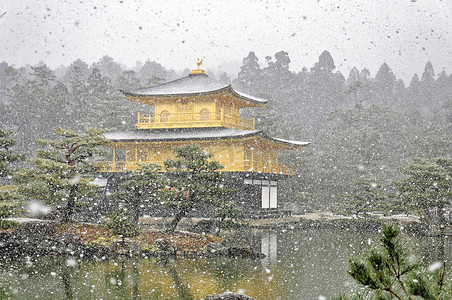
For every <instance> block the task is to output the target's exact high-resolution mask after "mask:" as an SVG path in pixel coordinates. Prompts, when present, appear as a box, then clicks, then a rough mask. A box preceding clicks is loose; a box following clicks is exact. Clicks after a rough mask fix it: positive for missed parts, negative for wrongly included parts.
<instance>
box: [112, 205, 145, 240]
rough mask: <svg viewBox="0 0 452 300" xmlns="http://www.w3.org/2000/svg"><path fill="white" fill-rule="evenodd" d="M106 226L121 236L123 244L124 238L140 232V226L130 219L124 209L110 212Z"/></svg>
mask: <svg viewBox="0 0 452 300" xmlns="http://www.w3.org/2000/svg"><path fill="white" fill-rule="evenodd" d="M107 227H108V228H110V229H112V231H113V234H114V235H118V236H119V237H121V242H122V243H123V244H125V238H127V237H134V236H137V235H139V234H140V227H138V225H137V224H136V223H135V222H134V221H133V220H132V217H131V216H130V214H129V212H128V211H127V210H126V209H121V210H119V211H117V212H115V213H113V214H111V215H110V222H108V223H107Z"/></svg>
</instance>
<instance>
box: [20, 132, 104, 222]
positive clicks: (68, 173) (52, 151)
mask: <svg viewBox="0 0 452 300" xmlns="http://www.w3.org/2000/svg"><path fill="white" fill-rule="evenodd" d="M57 134H58V135H59V136H61V138H60V139H56V140H38V141H37V142H38V143H39V144H40V145H41V150H39V151H38V153H37V156H36V158H33V159H30V160H29V162H30V163H31V165H32V166H33V168H30V169H22V170H19V171H17V172H15V173H14V180H15V181H16V183H18V185H19V192H20V193H21V194H22V195H23V197H24V198H27V199H29V200H32V199H36V200H44V201H45V202H47V203H52V204H53V203H56V204H57V206H59V207H63V206H64V208H63V221H64V222H71V221H72V218H73V215H74V210H75V206H76V203H77V201H78V200H79V199H83V198H84V197H88V196H90V195H93V194H94V193H95V192H96V191H97V189H98V187H97V186H96V185H92V184H91V181H92V180H93V178H92V175H93V174H95V172H96V167H95V163H94V160H96V159H98V158H99V156H100V155H102V154H103V153H104V150H103V149H101V147H100V146H102V145H104V144H105V143H106V142H107V141H106V140H105V138H104V137H103V135H102V131H100V130H93V129H91V130H88V131H87V132H85V133H83V134H77V133H75V132H72V131H69V130H65V129H61V128H59V129H57Z"/></svg>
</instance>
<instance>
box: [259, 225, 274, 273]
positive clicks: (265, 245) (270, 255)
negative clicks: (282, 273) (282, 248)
mask: <svg viewBox="0 0 452 300" xmlns="http://www.w3.org/2000/svg"><path fill="white" fill-rule="evenodd" d="M261 252H262V253H264V254H265V258H264V259H262V265H263V266H265V267H267V266H268V265H271V264H276V262H277V260H278V236H277V234H276V233H275V232H265V233H262V238H261Z"/></svg>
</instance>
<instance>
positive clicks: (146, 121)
mask: <svg viewBox="0 0 452 300" xmlns="http://www.w3.org/2000/svg"><path fill="white" fill-rule="evenodd" d="M254 125H255V124H254V118H253V119H246V118H242V117H240V116H234V115H229V114H225V113H223V112H221V113H213V112H209V111H207V110H205V111H204V110H201V112H200V113H193V112H176V113H170V112H168V111H163V112H162V113H161V114H157V115H153V114H142V113H140V112H138V123H137V124H136V125H135V126H136V127H137V128H138V129H156V128H194V127H228V128H237V129H251V130H254Z"/></svg>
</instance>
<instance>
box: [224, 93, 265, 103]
mask: <svg viewBox="0 0 452 300" xmlns="http://www.w3.org/2000/svg"><path fill="white" fill-rule="evenodd" d="M233 91H234V92H235V93H236V94H238V95H239V96H240V97H243V98H245V100H246V99H250V100H253V101H256V102H260V103H262V104H264V103H267V102H268V100H267V99H264V98H259V97H255V96H251V95H248V94H245V93H243V92H240V91H237V90H233Z"/></svg>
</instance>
